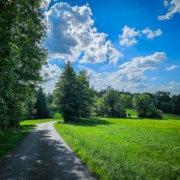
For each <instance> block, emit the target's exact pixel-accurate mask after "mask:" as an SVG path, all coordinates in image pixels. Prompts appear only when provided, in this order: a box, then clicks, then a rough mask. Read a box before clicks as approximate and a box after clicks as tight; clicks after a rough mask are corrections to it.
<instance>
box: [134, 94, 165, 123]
mask: <svg viewBox="0 0 180 180" xmlns="http://www.w3.org/2000/svg"><path fill="white" fill-rule="evenodd" d="M133 108H134V109H135V110H136V112H137V115H138V117H144V118H145V117H148V118H158V119H162V118H163V117H162V111H160V110H157V109H156V108H155V106H154V104H153V102H152V99H151V97H150V96H149V95H147V94H140V95H134V97H133Z"/></svg>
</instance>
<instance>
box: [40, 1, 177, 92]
mask: <svg viewBox="0 0 180 180" xmlns="http://www.w3.org/2000/svg"><path fill="white" fill-rule="evenodd" d="M42 7H43V8H44V10H43V11H44V13H45V17H46V20H47V23H48V26H49V29H48V30H47V38H46V39H45V42H44V46H45V48H46V49H47V50H48V59H47V60H48V65H47V66H44V67H43V69H42V75H44V74H46V73H47V74H49V77H48V81H47V82H46V83H45V84H43V87H44V89H45V92H53V90H54V86H55V83H56V82H57V78H58V77H59V76H60V74H61V72H62V64H63V63H64V62H65V61H67V60H69V61H71V62H72V64H73V67H74V68H75V70H76V71H77V72H78V71H79V70H81V69H83V70H86V71H87V73H88V75H89V77H90V85H91V86H93V87H94V88H95V89H97V90H101V89H104V88H107V86H109V85H110V86H112V87H113V88H114V89H117V90H124V91H128V92H131V93H135V92H152V93H153V92H156V91H158V90H161V91H168V92H171V93H172V94H179V93H180V76H179V72H180V33H179V32H180V0H158V1H157V0H146V1H144V0H134V1H132V0H111V1H109V0H97V1H94V0H79V1H78V0H70V1H59V0H42Z"/></svg>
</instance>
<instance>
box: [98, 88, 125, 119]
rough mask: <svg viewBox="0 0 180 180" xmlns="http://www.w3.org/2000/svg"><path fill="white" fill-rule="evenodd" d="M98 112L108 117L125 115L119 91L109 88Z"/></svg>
mask: <svg viewBox="0 0 180 180" xmlns="http://www.w3.org/2000/svg"><path fill="white" fill-rule="evenodd" d="M97 111H98V114H99V115H101V116H107V117H125V116H126V113H125V107H124V104H123V100H122V98H121V96H120V94H119V92H118V91H116V90H114V89H112V88H111V89H109V90H108V91H107V92H106V93H105V94H104V95H103V97H102V101H101V103H100V104H99V106H98V109H97Z"/></svg>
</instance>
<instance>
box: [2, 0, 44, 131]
mask: <svg viewBox="0 0 180 180" xmlns="http://www.w3.org/2000/svg"><path fill="white" fill-rule="evenodd" d="M40 3H41V1H40V0H37V1H31V0H26V1H12V0H9V1H6V0H2V1H0V7H1V13H0V42H1V43H0V54H1V56H0V86H1V88H0V129H4V128H7V127H16V126H18V125H19V121H20V120H22V119H23V117H24V115H25V114H26V111H27V104H28V103H27V102H28V101H29V98H28V97H29V96H30V94H31V93H32V89H34V88H35V87H36V85H37V84H38V83H39V82H42V78H41V76H40V69H41V67H42V65H43V64H45V60H46V51H45V49H44V48H43V47H42V45H41V43H42V41H43V39H44V37H45V30H46V25H45V23H44V22H43V21H42V20H43V19H44V17H43V13H42V11H41V9H40Z"/></svg>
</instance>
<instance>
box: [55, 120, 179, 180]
mask: <svg viewBox="0 0 180 180" xmlns="http://www.w3.org/2000/svg"><path fill="white" fill-rule="evenodd" d="M179 120H180V117H179ZM55 128H56V130H57V131H58V132H59V133H60V134H61V136H62V137H63V139H65V140H66V142H67V143H68V144H69V145H70V146H71V148H73V150H74V151H75V152H76V153H77V154H78V156H80V157H81V158H82V160H83V161H85V162H86V164H87V165H88V166H89V168H90V169H91V170H92V171H93V172H94V173H95V174H96V176H97V178H98V179H103V180H114V179H134V180H139V179H144V180H149V179H163V180H169V179H179V178H180V173H179V172H180V171H179V170H180V166H179V162H180V156H179V150H180V146H179V139H180V121H177V120H172V119H170V120H150V119H146V120H139V119H136V120H132V119H131V120H128V119H116V118H110V119H108V118H101V119H94V118H93V119H81V120H78V121H75V122H73V123H70V124H62V123H56V124H55Z"/></svg>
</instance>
